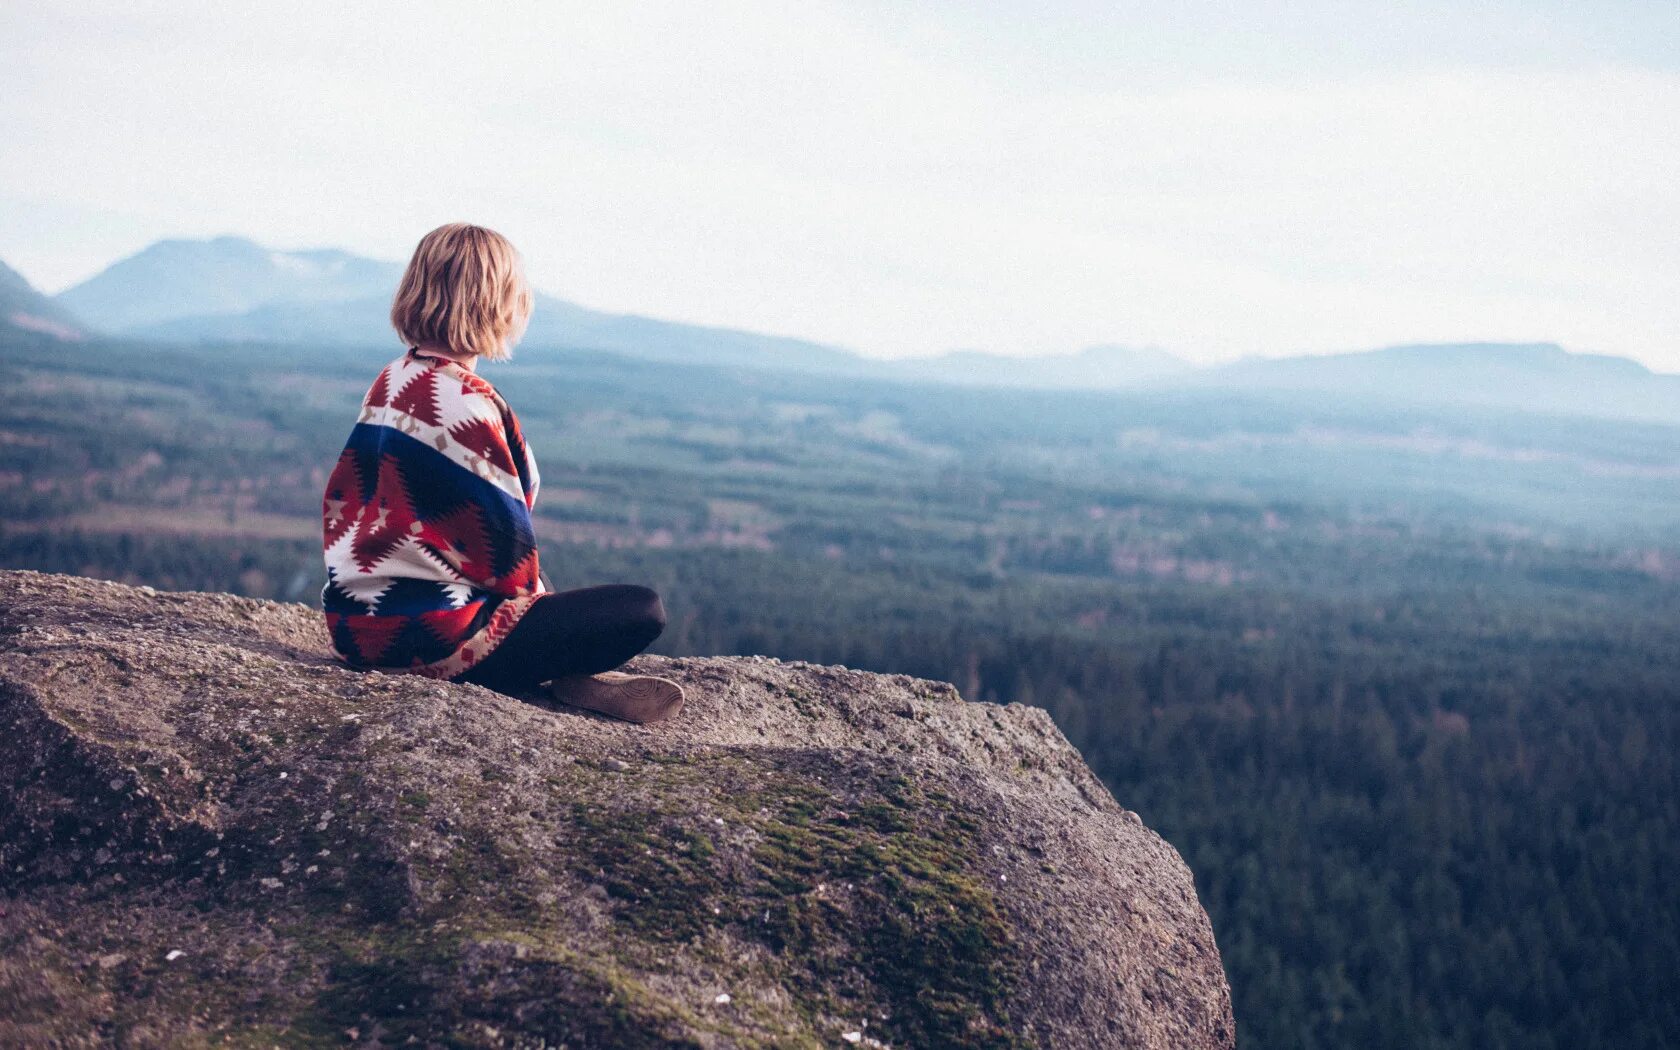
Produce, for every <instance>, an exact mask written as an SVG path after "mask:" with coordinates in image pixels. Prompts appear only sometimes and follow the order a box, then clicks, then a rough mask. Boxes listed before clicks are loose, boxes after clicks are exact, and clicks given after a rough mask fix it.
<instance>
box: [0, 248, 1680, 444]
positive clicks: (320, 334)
mask: <svg viewBox="0 0 1680 1050" xmlns="http://www.w3.org/2000/svg"><path fill="white" fill-rule="evenodd" d="M8 272H9V271H8ZM400 273H401V266H399V265H398V264H397V263H392V262H383V261H379V260H374V259H366V258H362V257H360V256H356V255H351V254H349V253H347V252H342V251H337V250H332V249H323V250H319V251H306V252H282V251H274V250H271V249H268V248H265V247H263V246H262V245H259V244H256V243H254V242H252V241H249V240H246V239H244V238H240V237H218V238H215V239H214V240H207V241H206V240H200V241H194V240H168V241H159V242H158V243H157V244H154V245H152V246H151V247H149V248H147V249H145V250H144V251H141V252H139V253H138V254H136V255H132V256H130V257H128V258H126V259H123V260H120V261H119V262H116V263H114V264H112V265H111V266H110V267H108V268H107V269H106V270H104V271H103V272H101V273H100V274H98V275H97V276H95V277H93V278H91V279H89V280H87V281H84V282H83V283H81V284H79V285H77V286H75V287H74V288H71V289H69V290H68V291H66V292H64V293H62V294H61V295H60V296H59V297H58V300H57V302H58V304H60V305H62V306H65V307H68V308H69V309H70V310H71V311H73V312H74V314H75V315H76V316H79V317H81V318H84V319H85V320H86V322H87V323H88V324H89V325H92V326H93V327H95V328H99V329H103V330H105V331H108V332H112V333H117V334H123V335H129V336H134V337H138V338H147V339H164V340H173V341H185V342H251V343H276V342H278V343H300V342H307V343H314V344H326V345H369V346H379V345H387V346H389V345H394V344H395V342H396V337H395V335H394V334H393V333H392V331H391V327H390V322H389V320H388V313H389V309H390V299H391V293H392V291H393V290H394V289H395V287H396V282H397V279H398V277H399V276H400ZM12 278H13V279H14V281H13V283H14V284H17V283H21V278H17V277H16V275H15V274H13V275H12ZM22 287H23V288H25V289H26V290H27V288H28V286H27V284H23V285H22ZM35 299H36V300H40V297H39V296H36V297H35ZM41 301H43V302H44V300H41ZM28 316H46V315H44V314H40V313H39V312H37V313H36V314H29V315H28ZM62 317H63V315H60V319H59V320H58V321H56V322H55V323H59V324H65V323H67V322H65V321H64V320H62ZM48 319H49V320H51V318H50V317H49V318H48ZM522 346H523V347H524V348H525V349H526V350H527V352H530V351H538V352H540V351H543V350H547V349H557V348H579V349H591V350H604V351H609V352H613V353H621V354H626V355H631V356H635V357H641V358H647V359H651V360H660V361H682V362H686V363H691V364H710V365H726V366H731V367H753V368H759V367H763V368H781V369H791V370H795V371H801V372H817V373H827V374H842V375H850V376H862V377H873V378H879V379H883V380H900V381H913V382H939V383H949V384H956V385H968V386H993V387H1021V388H1036V389H1069V390H1108V389H1122V388H1138V387H1144V388H1160V389H1167V388H1174V389H1183V388H1189V389H1204V390H1231V391H1233V392H1242V393H1255V392H1261V393H1272V394H1276V395H1278V396H1280V397H1284V398H1290V397H1307V398H1313V399H1319V398H1324V397H1345V398H1349V399H1352V400H1358V401H1361V402H1373V401H1374V402H1398V403H1416V404H1445V405H1459V406H1475V407H1484V408H1501V409H1505V408H1510V409H1523V410H1528V411H1537V412H1555V413H1566V414H1584V415H1591V416H1602V417H1611V418H1622V419H1639V420H1654V421H1661V422H1680V376H1674V375H1658V374H1654V373H1652V372H1651V371H1650V370H1649V369H1647V368H1645V367H1644V366H1643V365H1640V364H1638V363H1636V362H1634V361H1630V360H1627V359H1625V358H1618V357H1606V356H1602V355H1593V354H1576V353H1570V352H1569V351H1566V350H1564V349H1563V348H1562V347H1559V346H1557V345H1555V344H1552V343H1534V344H1505V343H1465V344H1450V345H1435V346H1396V347H1389V348H1386V349H1381V350H1371V351H1363V352H1358V353H1343V354H1331V355H1327V356H1318V357H1293V358H1279V359H1258V358H1251V359H1245V360H1242V361H1237V362H1235V363H1232V364H1227V365H1221V366H1216V367H1211V368H1197V367H1195V366H1192V365H1190V364H1188V363H1186V362H1185V361H1182V360H1180V359H1178V358H1176V357H1174V356H1172V355H1171V354H1168V353H1166V352H1164V351H1160V350H1153V349H1134V348H1128V347H1122V346H1113V345H1104V346H1093V347H1088V348H1086V349H1084V350H1081V351H1079V352H1077V353H1073V354H1063V355H1048V356H1037V357H1010V356H1006V355H1002V354H994V353H986V352H982V351H975V350H959V351H952V352H950V353H945V354H939V355H936V356H931V357H922V358H911V359H904V360H898V361H878V360H874V359H871V358H866V357H863V356H861V355H859V354H856V353H854V352H852V351H850V350H847V349H845V348H842V347H838V346H831V345H826V344H823V343H818V342H813V341H810V340H805V339H796V338H791V337H787V336H777V335H766V334H763V333H758V332H750V331H743V330H740V329H733V328H716V327H707V326H702V325H692V324H684V323H680V322H676V321H664V320H659V319H657V318H652V317H645V316H641V315H638V314H615V313H607V312H605V311H600V310H592V309H590V308H588V307H585V306H580V305H579V304H577V303H573V302H568V301H566V300H564V299H557V298H555V297H553V296H547V295H539V296H538V297H537V305H536V312H535V315H534V316H533V318H532V321H531V327H530V330H529V331H528V332H527V333H526V336H525V340H524V343H523V344H522Z"/></svg>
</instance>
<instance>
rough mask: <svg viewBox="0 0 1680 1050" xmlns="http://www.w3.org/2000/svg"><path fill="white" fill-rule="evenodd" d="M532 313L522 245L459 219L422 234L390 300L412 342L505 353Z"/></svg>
mask: <svg viewBox="0 0 1680 1050" xmlns="http://www.w3.org/2000/svg"><path fill="white" fill-rule="evenodd" d="M530 320H531V286H530V285H529V284H528V283H526V281H525V266H524V263H523V261H522V260H521V259H520V257H519V252H518V250H516V249H515V248H514V246H513V245H512V244H511V243H510V242H509V241H508V239H507V238H506V237H503V236H502V235H501V234H499V233H497V232H496V231H495V230H487V229H485V228H484V227H482V226H471V225H468V224H467V223H464V222H452V223H449V224H448V225H446V226H439V227H438V228H437V229H435V230H433V231H432V232H431V233H428V234H426V236H424V237H422V238H420V243H419V245H418V246H416V247H415V249H414V258H412V259H410V260H409V261H408V269H407V270H405V271H403V276H402V283H401V284H399V285H397V294H396V298H394V299H392V300H391V326H392V327H393V328H395V329H396V330H397V334H398V335H400V336H402V338H403V341H404V342H406V343H407V344H408V345H409V346H419V345H420V344H421V343H434V344H438V345H441V346H446V347H448V348H449V349H450V350H451V351H453V352H454V353H457V354H476V355H478V356H480V357H483V358H486V359H487V360H491V361H501V360H506V359H507V357H508V356H509V355H510V354H511V352H512V348H513V344H514V343H517V342H518V341H519V337H520V336H522V335H524V334H525V326H526V324H528V323H529V322H530Z"/></svg>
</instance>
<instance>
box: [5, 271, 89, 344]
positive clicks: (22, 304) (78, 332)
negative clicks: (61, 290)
mask: <svg viewBox="0 0 1680 1050" xmlns="http://www.w3.org/2000/svg"><path fill="white" fill-rule="evenodd" d="M0 326H9V327H12V328H22V329H24V330H26V331H31V332H42V333H45V334H46V335H50V336H52V337H53V338H54V339H70V340H75V339H85V338H87V326H86V325H84V324H83V323H82V322H81V321H80V320H78V319H77V318H76V317H75V315H73V314H72V313H71V312H70V311H69V310H66V309H65V308H64V307H63V306H60V305H59V304H58V303H55V302H53V301H52V300H51V299H48V298H47V297H46V296H44V295H42V294H41V293H40V292H38V291H36V290H35V288H34V286H32V285H31V284H30V283H29V282H28V281H27V280H25V279H24V276H23V274H21V273H18V272H17V271H16V270H14V269H12V268H11V267H10V266H7V265H6V264H5V263H3V262H0Z"/></svg>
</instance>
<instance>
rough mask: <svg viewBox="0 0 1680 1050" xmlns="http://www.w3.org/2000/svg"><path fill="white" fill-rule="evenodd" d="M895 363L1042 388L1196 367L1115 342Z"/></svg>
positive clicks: (1161, 376) (923, 375) (1111, 383)
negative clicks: (1069, 350)
mask: <svg viewBox="0 0 1680 1050" xmlns="http://www.w3.org/2000/svg"><path fill="white" fill-rule="evenodd" d="M892 367H893V370H894V371H895V372H896V373H897V374H898V375H900V376H902V377H904V378H908V379H929V380H934V381H937V382H942V383H953V384H957V385H960V386H1005V387H1024V388H1031V389H1039V390H1112V389H1118V388H1120V387H1128V386H1135V385H1137V384H1139V383H1144V382H1150V381H1159V380H1165V379H1171V378H1175V377H1180V376H1184V375H1187V374H1189V373H1191V372H1193V371H1194V370H1195V366H1193V365H1191V364H1190V363H1189V362H1188V361H1185V360H1183V359H1181V358H1177V357H1174V356H1173V355H1172V354H1169V353H1167V352H1166V351H1164V350H1153V349H1136V348H1133V347H1127V346H1112V345H1104V346H1091V347H1086V348H1085V349H1084V350H1081V351H1079V352H1078V353H1074V354H1045V355H1043V356H1038V357H1009V356H1007V355H1004V354H992V353H986V352H984V351H980V350H953V351H951V352H950V353H946V354H940V355H938V356H936V357H915V358H907V359H904V360H900V361H895V362H893V363H892Z"/></svg>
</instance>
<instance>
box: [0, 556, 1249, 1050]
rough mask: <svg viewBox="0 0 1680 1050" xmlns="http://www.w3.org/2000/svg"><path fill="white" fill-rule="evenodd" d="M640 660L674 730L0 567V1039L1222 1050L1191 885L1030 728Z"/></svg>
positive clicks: (954, 704)
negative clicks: (671, 699)
mask: <svg viewBox="0 0 1680 1050" xmlns="http://www.w3.org/2000/svg"><path fill="white" fill-rule="evenodd" d="M634 666H635V667H637V668H639V669H644V670H649V671H656V672H658V673H661V674H665V675H669V676H671V677H674V678H676V679H678V680H679V681H681V682H683V684H684V686H685V688H686V689H687V691H688V693H689V697H690V699H689V702H688V705H687V707H686V708H685V709H684V711H683V713H682V714H681V715H680V716H679V717H678V718H677V719H676V720H674V721H672V722H669V723H664V724H658V725H652V726H645V727H637V726H630V725H626V724H623V723H617V722H613V721H610V720H607V719H603V718H599V717H595V716H593V715H588V714H585V713H582V712H577V711H572V710H568V709H564V708H554V707H552V706H545V705H543V704H541V703H537V702H522V701H519V700H516V699H512V698H508V697H503V696H499V695H497V694H495V693H491V692H488V691H486V690H483V689H479V688H477V687H474V686H465V685H453V684H449V683H441V682H432V681H427V680H425V679H420V678H416V677H412V676H405V675H382V674H369V673H358V672H354V671H350V670H347V669H344V668H343V667H340V666H338V665H337V664H335V663H334V662H333V661H332V659H331V658H330V656H329V654H328V650H327V646H326V640H325V637H324V635H323V632H322V629H321V625H320V617H319V615H318V613H317V612H315V611H314V610H312V609H310V608H307V607H304V606H299V605H283V604H276V603H272V602H261V601H253V600H248V599H242V598H236V597H232V596H229V595H211V594H169V593H155V592H150V591H148V590H144V589H135V588H129V587H124V586H121V585H117V584H110V583H103V582H100V581H94V580H86V579H80V578H76V577H67V576H52V575H45V574H40V573H30V572H5V573H0V1044H4V1045H8V1046H11V1045H19V1046H33V1045H40V1046H83V1045H85V1046H97V1045H107V1044H111V1043H117V1044H121V1045H131V1046H154V1045H156V1046H161V1045H169V1046H182V1045H185V1046H193V1045H201V1046H215V1045H232V1046H269V1045H294V1046H295V1045H346V1044H360V1045H403V1044H405V1043H406V1044H409V1045H441V1046H484V1047H495V1046H510V1047H511V1046H551V1047H552V1046H568V1047H639V1046H650V1047H651V1046H676V1047H707V1048H710V1047H731V1046H742V1047H819V1046H837V1045H849V1044H856V1045H870V1046H875V1045H882V1046H892V1047H901V1048H907V1047H1046V1048H1050V1047H1068V1046H1081V1047H1086V1046H1090V1047H1174V1048H1179V1047H1228V1046H1231V1045H1233V1041H1234V1033H1233V1026H1232V1022H1231V1013H1230V994H1229V990H1228V988H1227V986H1226V983H1225V978H1224V974H1223V972H1222V970H1221V968H1220V963H1219V956H1218V952H1217V950H1216V949H1215V947H1214V943H1213V936H1212V932H1211V930H1210V928H1209V924H1208V920H1207V916H1206V914H1205V913H1204V912H1203V910H1202V908H1201V906H1200V904H1199V903H1198V902H1197V900H1196V896H1195V890H1194V885H1193V883H1192V881H1191V878H1190V874H1189V871H1188V870H1187V869H1186V868H1185V867H1184V864H1183V862H1182V861H1181V860H1180V859H1179V857H1178V855H1177V854H1176V853H1175V852H1173V850H1172V849H1171V847H1169V846H1168V845H1166V844H1165V843H1164V842H1163V841H1162V840H1161V839H1160V838H1159V837H1157V836H1156V835H1155V834H1154V833H1152V832H1150V831H1149V830H1148V829H1147V828H1145V827H1143V825H1142V823H1141V822H1140V821H1139V820H1138V819H1137V818H1136V816H1135V815H1133V814H1130V813H1128V812H1127V811H1125V810H1123V809H1122V808H1121V807H1120V806H1119V805H1118V804H1117V803H1116V802H1115V801H1114V799H1113V798H1112V797H1111V796H1110V795H1109V793H1108V792H1107V791H1106V789H1104V788H1103V786H1102V785H1101V784H1100V783H1099V782H1098V781H1097V780H1096V779H1095V778H1094V777H1093V776H1092V774H1091V773H1090V771H1089V770H1088V769H1087V768H1086V767H1085V765H1084V763H1083V762H1082V761H1081V760H1080V758H1079V756H1078V754H1077V753H1076V752H1075V751H1074V750H1073V749H1072V748H1071V747H1070V746H1069V745H1068V744H1067V742H1066V740H1065V739H1064V738H1063V737H1062V736H1061V734H1060V733H1059V732H1058V731H1057V730H1056V729H1055V727H1054V726H1053V725H1052V724H1051V722H1050V720H1049V718H1048V716H1046V715H1045V714H1044V712H1042V711H1040V710H1037V709H1034V708H1027V707H1020V706H1017V705H1010V706H1007V707H999V706H996V705H988V704H971V703H967V702H965V701H963V700H962V699H961V698H960V697H959V696H957V694H956V692H955V690H953V689H952V688H951V687H950V686H948V685H945V684H943V683H936V682H928V681H922V680H918V679H913V678H908V677H905V676H899V675H877V674H868V673H864V672H858V671H851V670H847V669H845V668H838V667H819V666H813V665H808V664H798V663H783V662H779V661H775V660H769V659H765V658H760V657H747V658H704V659H701V658H691V659H665V658H660V657H642V658H639V659H638V660H637V661H636V663H635V665H634ZM854 1036H855V1037H856V1038H855V1040H854V1039H853V1038H852V1037H854Z"/></svg>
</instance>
